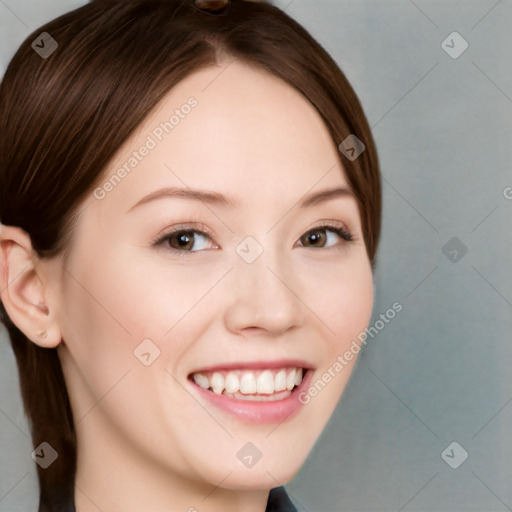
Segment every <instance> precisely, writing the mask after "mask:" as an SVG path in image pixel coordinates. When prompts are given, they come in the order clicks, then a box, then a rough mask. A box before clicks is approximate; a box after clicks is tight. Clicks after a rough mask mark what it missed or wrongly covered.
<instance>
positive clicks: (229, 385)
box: [205, 372, 240, 393]
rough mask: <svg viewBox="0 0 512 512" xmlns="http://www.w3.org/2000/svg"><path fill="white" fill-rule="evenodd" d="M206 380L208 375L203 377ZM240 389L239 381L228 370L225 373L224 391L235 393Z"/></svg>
mask: <svg viewBox="0 0 512 512" xmlns="http://www.w3.org/2000/svg"><path fill="white" fill-rule="evenodd" d="M205 379H206V380H207V381H208V377H205ZM239 390H240V381H239V380H238V377H237V376H236V375H235V373H233V372H229V373H228V374H227V375H226V393H236V392H237V391H239Z"/></svg>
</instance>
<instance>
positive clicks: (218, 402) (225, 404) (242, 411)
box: [189, 370, 313, 424]
mask: <svg viewBox="0 0 512 512" xmlns="http://www.w3.org/2000/svg"><path fill="white" fill-rule="evenodd" d="M312 378H313V371H312V370H308V371H307V372H306V373H305V374H304V378H303V379H302V382H301V383H300V384H299V385H298V386H296V387H295V388H294V389H293V391H292V393H291V395H290V396H289V397H288V398H284V399H283V400H274V401H267V402H265V401H258V400H238V399H236V398H232V397H229V396H225V395H218V394H217V393H214V392H213V391H208V390H207V389H204V388H202V387H201V386H198V385H197V384H195V383H194V382H193V381H192V380H189V382H190V384H191V386H192V387H193V388H194V390H195V392H196V393H198V394H199V396H200V397H201V398H204V400H207V401H208V402H209V403H211V404H212V405H214V406H215V407H217V408H219V409H221V410H222V411H225V412H227V413H229V414H232V415H233V416H236V417H237V418H238V419H241V420H245V421H248V422H250V423H256V424H275V423H282V422H284V421H288V420H290V419H292V418H293V417H294V416H295V415H296V414H297V413H298V412H299V411H300V409H301V407H302V406H303V404H302V403H301V402H300V401H299V398H298V397H299V395H300V393H301V392H302V391H305V390H307V389H308V388H309V386H310V382H311V380H312Z"/></svg>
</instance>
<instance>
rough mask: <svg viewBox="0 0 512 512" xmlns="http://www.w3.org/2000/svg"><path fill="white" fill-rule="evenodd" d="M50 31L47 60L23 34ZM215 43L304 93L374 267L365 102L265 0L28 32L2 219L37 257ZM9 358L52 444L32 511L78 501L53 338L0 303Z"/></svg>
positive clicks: (13, 90) (1, 192)
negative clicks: (350, 148)
mask: <svg viewBox="0 0 512 512" xmlns="http://www.w3.org/2000/svg"><path fill="white" fill-rule="evenodd" d="M42 32H47V33H48V34H50V36H51V37H52V38H53V39H54V40H55V41H56V42H57V44H58V47H57V48H56V49H55V51H54V52H53V53H52V54H51V55H49V56H48V57H47V58H42V57H41V56H40V55H38V53H36V51H35V49H33V48H32V47H31V43H32V42H33V41H34V40H35V39H36V37H38V36H39V35H40V34H41V33H42ZM219 49H221V50H223V51H225V52H226V53H227V54H229V55H231V56H233V57H234V58H237V59H240V60H243V61H245V62H248V63H249V64H252V65H256V66H261V67H263V68H265V69H266V70H268V71H270V72H271V73H273V74H274V75H276V76H277V77H280V78H282V79H283V80H285V81H286V82H287V83H288V84H290V85H291V86H292V87H294V88H295V89H297V90H298V91H299V92H301V93H302V94H303V95H304V96H305V98H307V99H308V101H309V102H310V103H311V104H312V105H313V106H314V107H315V108H316V109H317V111H318V112H319V114H320V115H321V117H322V118H323V120H324V122H325V124H326V126H327V128H328V130H329V132H330V135H331V137H332V139H333V141H334V143H335V144H336V145H338V144H340V143H341V142H342V141H343V140H344V139H345V138H346V137H347V136H348V135H350V134H355V135H356V136H357V138H358V139H360V140H361V141H362V142H363V143H364V145H365V146H366V149H365V151H363V153H362V154H361V155H360V156H359V157H358V158H357V159H355V160H353V161H352V160H351V159H349V158H345V157H344V156H343V155H342V154H341V152H340V153H339V158H340V159H341V160H342V163H343V165H344V168H345V170H346V177H347V180H348V182H349V185H350V186H351V188H352V190H353V191H354V194H355V196H356V199H357V201H358V205H359V211H360V215H361V221H362V229H363V236H364V241H365V244H366V248H367V252H368V256H369V259H370V261H371V262H372V265H374V264H375V253H376V248H377V243H378V239H379V232H380V222H381V183H380V174H379V165H378V159H377V153H376V149H375V143H374V141H373V137H372V134H371V132H370V128H369V125H368V122H367V120H366V118H365V115H364V112H363V110H362V107H361V105H360V102H359V100H358V98H357V96H356V94H355V93H354V91H353V89H352V87H351V86H350V84H349V83H348V81H347V79H346V78H345V76H344V75H343V73H342V72H341V71H340V69H339V68H338V66H337V65H336V63H335V62H334V61H333V60H332V58H331V57H330V56H329V55H328V54H327V52H326V51H325V50H324V49H323V48H322V47H321V46H320V45H319V44H318V43H317V42H316V41H315V40H314V39H313V38H312V37H311V36H310V35H309V33H308V32H307V31H306V30H305V29H304V28H302V27H301V26H300V25H299V24H298V23H297V22H295V21H294V20H293V19H291V18H290V17H289V16H287V15H286V14H285V13H284V12H282V11H281V10H279V9H278V8H277V7H274V6H272V5H269V4H266V3H254V2H246V1H242V0H234V1H233V2H232V3H231V5H230V6H229V8H228V9H227V10H226V11H225V12H222V13H220V14H212V13H207V12H204V11H201V10H199V9H198V8H197V7H195V5H194V4H193V2H192V1H187V0H94V1H92V2H90V3H89V4H87V5H84V6H83V7H80V8H78V9H76V10H74V11H71V12H69V13H67V14H65V15H63V16H60V17H59V18H57V19H55V20H53V21H50V22H49V23H47V24H46V25H44V26H42V27H40V28H39V29H38V30H36V31H35V32H33V33H32V34H31V35H30V36H29V37H28V38H27V39H26V40H25V41H24V42H23V43H22V45H21V46H20V48H19V49H18V51H17V52H16V54H15V55H14V57H13V58H12V60H11V62H10V63H9V66H8V68H7V70H6V73H5V75H4V78H3V80H2V83H1V85H0V132H1V133H2V136H1V138H0V183H1V188H0V221H1V222H2V223H3V224H5V225H13V226H19V227H21V228H23V229H24V230H25V231H26V232H27V233H28V234H29V235H30V238H31V241H32V244H33V247H34V250H35V251H36V253H37V254H38V256H40V257H41V258H50V257H52V256H55V255H57V254H61V253H63V252H65V251H66V249H68V248H69V246H70V244H71V241H72V234H73V226H74V222H75V221H76V216H77V211H78V206H79V205H80V203H81V201H82V200H84V199H85V197H86V196H87V194H89V193H90V192H91V190H92V187H93V186H94V184H95V183H97V182H98V179H100V178H101V174H102V172H104V171H105V169H106V167H107V164H108V163H109V161H110V160H111V159H112V157H113V156H114V154H115V153H116V151H117V150H118V149H119V148H120V147H121V145H122V144H123V143H124V142H125V141H126V140H127V139H128V138H129V137H130V135H131V134H132V133H133V132H134V130H135V129H136V128H137V127H138V126H139V125H140V124H141V122H142V121H143V120H144V119H145V117H146V116H147V115H148V114H149V112H150V111H151V110H152V109H153V108H154V107H155V106H156V105H157V104H158V103H159V101H160V100H162V99H163V98H164V96H165V95H166V93H168V91H169V90H170V89H172V87H173V86H174V85H176V84H177V83H178V82H180V81H181V80H183V79H184V78H185V77H186V76H187V75H189V74H190V73H192V72H194V71H196V70H198V69H200V68H202V67H205V66H208V65H212V64H215V62H216V53H217V51H218V50H219ZM0 319H1V320H2V322H3V323H4V324H5V326H6V327H7V330H8V333H9V336H10V340H11V344H12V348H13V351H14V354H15V356H16V359H17V364H18V370H19V376H20V385H21V393H22V397H23V403H24V406H25V410H26V414H27V416H28V420H29V424H30V427H31V432H32V438H33V443H34V447H36V446H38V445H39V444H40V443H41V442H43V441H46V442H48V443H49V444H50V445H51V446H52V447H53V448H54V449H55V450H56V451H57V452H58V454H59V457H58V458H57V460H56V461H55V462H54V463H53V464H52V465H51V466H50V467H48V468H47V469H42V468H40V467H37V470H38V479H39V487H40V502H39V512H49V511H52V512H54V511H61V510H74V504H73V503H74V480H75V471H76V437H75V430H74V425H73V417H72V412H71V407H70V403H69V397H68V393H67V390H66V385H65V381H64V377H63V373H62V369H61V366H60V362H59V357H58V354H57V351H56V349H48V348H41V347H39V346H38V345H36V344H34V343H32V342H31V341H30V340H29V339H28V338H27V337H25V335H24V334H23V333H22V332H21V331H20V330H19V329H18V328H17V327H16V326H15V325H14V324H13V322H12V321H11V320H10V318H9V317H8V315H7V313H6V311H5V307H4V305H3V304H1V303H0Z"/></svg>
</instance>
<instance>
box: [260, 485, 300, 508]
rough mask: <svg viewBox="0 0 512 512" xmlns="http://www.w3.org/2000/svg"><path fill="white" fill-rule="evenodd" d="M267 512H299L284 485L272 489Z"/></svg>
mask: <svg viewBox="0 0 512 512" xmlns="http://www.w3.org/2000/svg"><path fill="white" fill-rule="evenodd" d="M265 512H297V509H296V508H295V506H294V504H293V503H292V502H291V501H290V498H289V497H288V494H286V491H285V490H284V487H274V488H273V489H270V494H269V495H268V501H267V508H266V509H265Z"/></svg>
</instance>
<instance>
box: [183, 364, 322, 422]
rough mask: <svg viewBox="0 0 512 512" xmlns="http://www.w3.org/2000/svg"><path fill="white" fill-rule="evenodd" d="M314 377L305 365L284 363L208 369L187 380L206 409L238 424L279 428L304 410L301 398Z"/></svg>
mask: <svg viewBox="0 0 512 512" xmlns="http://www.w3.org/2000/svg"><path fill="white" fill-rule="evenodd" d="M244 366H249V365H244ZM269 366H270V367H269ZM313 373H314V372H313V368H311V367H307V366H306V363H303V362H299V361H295V362H291V361H287V362H285V361H282V362H281V363H278V362H276V363H273V364H268V363H267V365H265V363H262V364H258V365H256V363H253V364H251V365H250V367H249V368H236V367H235V366H231V367H229V368H226V367H224V368H220V367H216V368H209V369H204V370H199V371H195V372H193V373H191V374H189V376H188V379H187V380H188V381H189V382H190V386H191V388H192V393H193V394H194V395H196V396H197V398H198V400H199V401H200V402H201V403H203V404H204V405H206V406H213V407H215V408H217V409H219V410H220V411H222V412H224V413H227V414H229V415H231V416H232V417H233V416H234V417H235V418H236V419H237V420H243V421H247V422H249V423H253V424H254V423H256V424H277V423H282V422H284V421H289V420H291V419H292V418H294V417H295V416H296V414H297V413H298V412H299V411H300V410H301V409H302V407H303V406H304V404H303V403H302V402H301V401H300V400H299V399H298V396H299V395H300V393H301V392H302V391H304V390H306V389H308V387H309V386H310V384H311V382H312V379H313Z"/></svg>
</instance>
